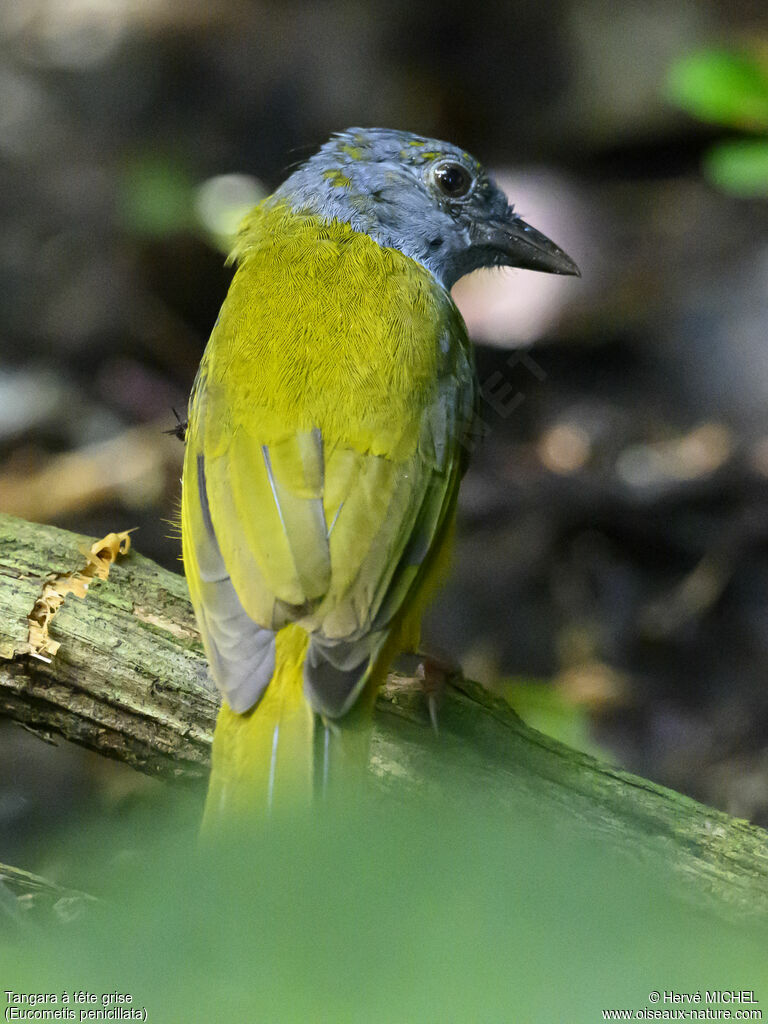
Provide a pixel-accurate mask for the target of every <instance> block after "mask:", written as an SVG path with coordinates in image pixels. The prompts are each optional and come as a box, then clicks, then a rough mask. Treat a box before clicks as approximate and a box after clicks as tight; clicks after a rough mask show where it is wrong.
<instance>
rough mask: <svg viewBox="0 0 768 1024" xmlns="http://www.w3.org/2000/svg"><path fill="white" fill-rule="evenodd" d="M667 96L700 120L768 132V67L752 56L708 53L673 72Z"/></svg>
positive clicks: (686, 60)
mask: <svg viewBox="0 0 768 1024" xmlns="http://www.w3.org/2000/svg"><path fill="white" fill-rule="evenodd" d="M665 92H666V96H667V99H668V100H669V101H670V102H672V103H674V104H675V105H676V106H678V107H680V108H682V109H683V110H685V111H687V112H688V113H689V114H692V115H693V116H694V117H698V118H700V119H701V120H702V121H713V122H715V123H717V124H726V125H729V126H731V127H737V128H742V129H746V130H755V131H760V130H768V64H766V62H765V61H763V60H760V59H759V58H758V57H756V56H752V55H750V54H746V53H743V54H739V53H728V52H727V51H718V50H707V51H704V52H701V53H694V54H690V55H689V56H687V57H683V58H682V59H681V60H679V61H678V62H677V63H676V64H674V65H673V66H672V68H671V69H670V72H669V75H668V77H667V82H666V87H665Z"/></svg>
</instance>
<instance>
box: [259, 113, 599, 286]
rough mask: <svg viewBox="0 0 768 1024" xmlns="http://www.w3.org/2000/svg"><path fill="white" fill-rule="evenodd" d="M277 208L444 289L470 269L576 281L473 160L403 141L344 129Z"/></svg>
mask: <svg viewBox="0 0 768 1024" xmlns="http://www.w3.org/2000/svg"><path fill="white" fill-rule="evenodd" d="M275 199H277V200H286V201H288V202H289V203H290V204H291V205H292V206H293V207H294V209H296V210H302V211H307V212H310V213H312V214H314V215H316V216H319V217H320V218H321V219H323V220H326V221H332V220H338V221H342V222H344V223H348V224H350V226H351V227H352V228H354V229H355V230H356V231H362V232H364V233H365V234H367V235H370V236H371V237H372V238H374V239H375V240H376V241H377V242H378V243H379V244H380V245H382V246H386V247H391V248H394V249H399V250H400V251H401V252H403V253H405V255H406V256H410V257H411V258H412V259H415V260H418V262H419V263H421V264H423V265H424V266H425V267H427V268H428V269H429V270H430V271H431V272H432V273H433V274H434V275H435V277H436V278H437V279H438V280H439V281H440V282H442V284H443V285H444V286H445V287H446V288H450V287H451V286H452V285H453V284H454V283H455V282H456V281H458V279H459V278H460V277H463V276H464V274H468V273H470V271H472V270H476V269H477V268H478V267H492V266H509V267H525V268H527V269H529V270H541V271H545V272H546V273H550V274H578V273H579V270H578V267H577V266H576V264H575V263H574V262H573V260H572V259H571V258H570V257H569V256H567V255H566V254H565V253H564V252H563V251H562V249H560V248H558V247H557V246H556V245H555V244H554V242H552V241H550V240H549V239H548V238H547V237H546V236H545V235H542V234H541V232H539V231H536V229H535V228H533V227H531V226H530V225H529V224H526V223H525V221H523V220H521V219H520V218H519V217H518V215H517V214H516V213H515V212H514V210H513V208H512V207H511V206H510V205H509V202H508V201H507V197H506V196H505V195H504V193H503V192H502V191H501V189H500V188H499V187H498V186H497V185H496V184H495V183H494V182H493V180H492V179H491V178H490V177H489V176H488V174H487V173H486V172H485V170H484V169H483V167H482V166H481V164H479V163H478V161H477V160H475V159H474V157H472V156H470V155H469V153H466V152H464V151H463V150H461V149H459V148H458V147H456V146H452V145H451V144H450V143H448V142H438V141H437V140H436V139H425V138H422V137H421V136H420V135H411V134H410V133H409V132H400V131H393V130H390V129H386V128H350V129H348V130H347V131H345V132H341V133H340V134H338V135H334V136H333V138H331V140H330V141H329V142H326V144H325V145H324V146H323V147H322V148H321V149H320V151H319V152H318V153H316V154H315V156H313V157H312V158H311V159H310V160H309V161H307V163H305V164H304V165H303V166H302V167H300V168H299V169H298V170H296V171H295V172H294V173H293V174H292V175H291V176H290V178H288V180H287V181H286V182H285V183H284V184H283V185H282V186H281V187H280V188H279V189H278V191H277V192H276V193H275Z"/></svg>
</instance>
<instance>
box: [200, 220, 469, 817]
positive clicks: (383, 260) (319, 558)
mask: <svg viewBox="0 0 768 1024" xmlns="http://www.w3.org/2000/svg"><path fill="white" fill-rule="evenodd" d="M235 257H236V259H237V260H238V270H237V273H236V275H235V278H234V280H233V282H232V286H231V288H230V291H229V294H228V296H227V299H226V301H225V303H224V305H223V307H222V310H221V315H220V317H219V320H218V322H217V325H216V327H215V328H214V331H213V334H212V336H211V339H210V342H209V345H208V348H207V350H206V353H205V356H204V359H203V362H202V364H201V367H200V372H199V375H198V380H197V382H196V386H195V390H194V393H193V397H192V400H191V403H190V417H189V425H188V429H187V449H186V458H185V465H184V477H183V493H182V534H183V541H184V562H185V568H186V573H187V577H188V580H189V585H190V592H191V596H192V601H193V604H194V605H195V609H196V611H197V612H198V618H199V620H200V622H201V627H202V632H203V638H204V640H205V642H206V647H207V649H208V654H209V659H210V661H211V664H212V666H213V670H214V675H215V676H216V674H217V670H216V665H217V661H219V660H220V657H219V655H218V653H217V651H216V650H215V648H216V646H217V643H218V640H217V636H216V628H215V626H214V627H212V626H211V612H210V608H209V607H208V606H209V605H210V604H211V597H210V595H208V596H206V586H205V585H204V584H201V580H200V576H201V563H205V562H206V560H210V557H211V552H210V547H211V543H212V540H213V538H215V544H216V545H218V552H219V554H220V560H221V563H222V565H223V567H224V569H225V570H226V574H227V575H228V577H229V579H230V581H231V586H232V588H233V590H234V593H235V594H236V596H237V599H238V601H239V603H240V605H241V606H242V609H243V610H244V611H245V613H246V615H247V616H248V619H249V620H252V622H253V623H256V624H257V625H258V626H260V627H262V628H263V629H265V630H274V631H276V634H277V640H276V648H275V671H274V674H273V675H272V679H271V682H270V684H269V686H268V687H267V689H266V692H265V693H264V696H263V697H262V698H261V701H260V702H259V703H258V704H257V706H256V707H255V709H251V710H249V711H247V712H245V713H243V714H237V713H235V712H233V711H232V710H231V709H230V708H229V707H228V706H227V704H226V703H225V706H224V708H223V710H222V712H221V715H220V719H219V723H218V725H217V731H216V739H215V743H214V764H213V773H212V781H211V788H210V797H209V810H208V819H209V821H210V819H211V817H212V815H213V814H214V811H213V810H212V808H215V809H216V813H217V814H218V813H219V811H221V810H222V809H223V808H225V807H226V808H233V809H238V810H241V811H242V810H243V809H244V808H245V807H252V808H253V809H256V808H258V807H263V806H265V805H266V802H267V801H266V797H267V785H268V780H269V779H270V778H271V779H272V780H274V779H275V778H276V779H277V780H278V782H277V785H278V786H280V785H281V783H283V780H285V779H286V777H287V776H288V775H289V774H292V775H294V776H296V777H297V778H300V779H304V780H306V779H307V778H308V777H309V776H310V775H311V771H309V769H308V765H310V766H311V759H312V744H311V728H310V727H308V726H307V723H308V722H309V723H310V726H311V715H310V712H309V711H308V705H307V704H306V701H305V698H304V696H303V690H302V674H303V662H302V659H303V656H304V652H305V650H306V646H307V638H308V634H312V633H318V631H319V632H320V633H322V636H323V637H324V638H326V639H328V640H335V641H344V640H349V641H350V642H351V643H355V642H358V643H360V642H363V643H364V641H365V638H366V636H367V635H369V634H372V635H373V637H374V640H373V643H372V647H371V659H370V664H368V665H367V666H364V671H363V672H362V673H361V680H360V683H359V686H360V689H363V688H365V687H366V686H367V687H368V690H369V692H372V693H373V692H375V687H376V685H377V684H378V682H380V681H381V679H382V678H383V676H384V675H385V673H386V670H387V667H388V665H389V663H390V662H391V659H392V658H393V657H394V656H395V654H396V653H397V652H398V650H399V649H403V648H404V647H407V648H408V649H415V645H416V644H417V643H418V633H419V620H420V616H421V611H422V605H423V603H424V600H425V595H426V593H427V590H428V588H427V586H426V584H427V583H428V575H429V570H430V569H432V571H434V570H437V569H438V568H439V566H440V562H441V560H440V558H439V554H440V547H441V545H440V543H439V542H440V541H441V539H444V538H445V537H447V535H448V533H449V524H450V520H451V518H452V515H453V507H454V501H455V494H456V490H457V486H458V480H459V475H460V474H459V449H458V437H459V432H460V429H461V427H462V426H463V424H464V423H465V422H466V420H467V419H468V417H469V415H470V411H471V408H470V407H471V392H472V389H471V381H472V363H471V357H470V353H469V347H468V342H467V339H466V334H465V330H464V327H463V322H462V320H461V317H460V315H459V314H458V311H457V310H456V308H455V306H454V305H453V303H452V301H451V299H450V297H449V296H448V294H447V292H446V291H445V290H444V289H443V288H442V287H441V286H440V285H439V284H438V283H437V282H436V280H435V279H434V277H433V276H432V275H431V274H430V273H429V272H428V271H427V270H425V269H424V267H422V266H421V265H420V264H418V263H416V262H415V261H414V260H411V259H409V258H408V257H406V256H404V255H402V254H401V253H400V252H397V251H395V250H393V249H385V248H382V247H381V246H379V245H378V244H377V243H376V242H374V241H373V240H372V239H371V238H369V237H368V236H367V235H365V234H362V233H359V232H356V231H354V230H352V228H351V227H350V226H349V225H347V224H342V223H330V224H322V223H320V222H319V221H318V220H317V219H316V218H314V217H309V216H304V215H299V214H296V213H295V212H293V211H292V210H290V209H289V208H288V207H286V206H283V205H273V204H267V205H262V206H261V207H258V208H257V209H256V210H255V211H254V213H253V214H252V215H251V217H250V218H249V219H248V221H247V222H246V223H245V225H244V227H243V230H242V232H241V236H240V241H239V244H238V246H237V249H236V252H235ZM202 475H204V479H203V478H202ZM202 490H204V491H205V495H204V497H203V498H202V499H201V493H202ZM206 506H207V507H206ZM206 517H207V518H208V519H209V522H208V523H207V524H206V521H205V520H206ZM414 542H415V543H416V545H417V546H418V547H419V549H420V550H418V551H414V552H412V555H413V557H410V558H409V557H408V552H407V548H408V546H409V544H411V545H413V544H414ZM206 549H207V550H206ZM428 555H429V556H430V557H428ZM442 560H443V561H444V560H445V558H444V556H443V559H442ZM220 574H221V573H220ZM208 575H210V571H209V573H208ZM214 575H215V573H214ZM208 589H209V590H210V587H208ZM219 589H220V587H219ZM419 595H420V599H419ZM214 615H215V613H214ZM228 632H229V633H231V632H232V630H229V631H228ZM379 634H380V635H379ZM228 639H229V637H228ZM235 656H236V652H235ZM218 681H219V683H220V685H222V680H221V679H219V680H218ZM223 688H224V690H225V694H226V681H224V684H223ZM353 696H354V695H353ZM289 718H292V719H293V725H292V726H291V727H290V729H291V730H292V731H293V732H294V733H295V732H296V730H297V729H298V731H299V733H300V734H301V735H303V741H300V743H301V742H303V743H304V747H305V749H304V751H303V752H298V751H296V750H294V751H293V754H292V756H293V758H294V762H295V763H294V764H293V767H292V768H290V769H289V768H288V767H286V766H285V765H284V764H283V763H281V765H280V770H279V771H277V772H276V771H275V763H274V762H273V758H272V754H271V749H272V743H273V739H274V732H275V725H277V724H278V723H282V722H283V721H284V720H286V719H289ZM342 726H343V723H342ZM282 728H283V727H282V725H281V726H280V729H282ZM280 729H279V730H278V740H279V743H280V746H279V747H278V750H279V751H280V754H279V760H280V762H284V761H285V758H286V753H285V751H286V750H287V741H286V740H285V737H284V736H283V735H280ZM288 729H289V727H288V726H286V728H285V730H283V731H284V732H285V733H286V734H287V732H288ZM299 745H300V744H299ZM294 746H295V744H294ZM276 756H277V755H276ZM287 785H288V788H290V789H293V790H294V791H296V790H298V791H301V790H302V785H301V784H299V785H298V786H294V785H292V784H290V783H288V784H287ZM303 788H304V789H305V790H306V786H304V787H303ZM222 813H224V812H222Z"/></svg>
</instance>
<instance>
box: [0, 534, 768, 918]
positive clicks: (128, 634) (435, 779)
mask: <svg viewBox="0 0 768 1024" xmlns="http://www.w3.org/2000/svg"><path fill="white" fill-rule="evenodd" d="M135 539H136V540H137V542H139V543H140V538H135ZM91 543H92V539H86V538H82V537H78V536H76V535H74V534H71V533H68V532H66V531H63V530H59V529H55V528H53V527H49V526H40V525H36V524H32V523H28V522H25V521H23V520H20V519H15V518H12V517H10V516H0V712H2V713H4V714H5V715H7V716H9V717H11V718H12V719H15V720H16V721H18V722H19V723H22V724H24V725H26V726H28V727H32V728H34V729H36V730H38V731H41V732H43V733H46V732H54V733H60V734H61V735H63V736H65V737H66V738H67V739H69V740H72V741H73V742H75V743H80V744H82V745H83V746H86V747H89V748H91V749H92V750H96V751H98V752H99V753H102V754H104V755H106V756H108V757H113V758H117V759H119V760H122V761H125V762H127V763H128V764H130V765H132V766H133V767H134V768H137V769H139V770H140V771H143V772H146V773H148V774H151V775H155V776H159V777H162V778H165V779H169V780H175V781H185V780H200V779H202V778H204V777H205V776H206V774H207V768H208V762H209V755H210V746H211V740H212V733H213V725H214V720H215V715H216V710H217V706H218V697H217V695H216V694H215V692H213V691H212V690H211V689H210V686H209V683H208V681H207V670H206V665H205V659H204V656H203V652H202V648H201V645H200V642H199V637H198V634H197V630H196V627H195V623H194V619H193V616H192V611H191V608H190V605H189V601H188V598H187V591H186V584H185V581H184V579H183V577H182V576H180V575H176V574H174V573H170V572H167V571H166V570H164V569H161V568H160V567H158V566H157V565H155V564H154V563H153V562H151V561H150V560H149V559H147V558H144V557H142V556H141V555H139V554H137V553H136V552H135V551H131V553H130V554H128V555H127V556H125V557H124V558H120V559H118V561H117V562H116V563H115V564H114V565H113V566H112V569H111V572H110V575H109V578H108V579H107V580H105V581H101V582H98V583H94V585H93V586H92V587H91V588H90V591H89V593H88V596H87V597H86V598H85V599H78V598H75V597H73V596H68V597H67V598H66V599H65V601H64V603H63V604H62V606H61V608H60V609H59V611H58V612H57V613H56V615H55V616H54V618H53V620H52V621H51V625H50V633H51V636H52V637H54V638H55V639H56V640H58V641H59V642H60V644H61V647H60V649H59V651H58V653H57V654H56V656H55V657H54V658H53V659H52V661H51V662H50V663H49V664H48V663H45V662H42V661H39V660H37V659H35V658H33V657H30V656H29V655H26V654H25V655H20V654H17V653H15V652H17V651H19V650H21V649H23V646H24V644H25V643H26V639H27V618H26V616H27V614H28V613H29V611H30V610H31V609H32V607H33V605H34V603H35V600H36V598H37V596H38V595H39V593H40V590H41V587H42V585H43V583H44V582H45V578H46V575H47V574H49V573H54V572H61V571H66V570H68V569H77V568H78V567H79V565H80V564H81V563H82V554H81V550H82V549H83V548H86V547H89V546H90V544H91ZM370 771H371V775H372V777H373V778H374V779H375V780H376V783H377V784H378V785H379V786H381V787H385V788H386V789H387V790H389V791H390V792H392V791H402V792H423V793H425V794H428V795H429V796H430V797H431V798H436V799H438V800H446V801H450V802H452V803H461V802H467V803H469V804H473V803H476V802H477V801H487V802H489V803H491V804H493V805H495V806H497V807H501V808H508V809H509V814H510V824H511V827H521V828H531V827H536V828H544V829H547V830H549V831H550V832H551V834H552V837H553V841H554V842H556V841H557V836H558V834H560V835H565V834H570V833H572V832H573V831H577V832H580V833H586V834H588V835H590V836H593V837H594V838H595V840H596V841H597V842H600V843H602V842H606V843H610V844H612V845H613V846H615V847H616V848H619V849H621V850H622V851H624V852H625V853H626V857H627V870H628V871H631V870H632V866H633V864H636V863H638V862H642V863H650V864H652V865H653V864H658V865H659V866H660V867H661V866H663V868H664V870H666V871H671V872H672V873H673V875H674V877H675V878H676V879H677V880H679V883H680V890H681V892H682V893H683V894H684V895H686V897H687V898H690V900H691V901H692V902H694V903H697V904H702V905H703V904H708V905H711V906H714V907H716V908H717V909H719V910H720V911H721V912H722V913H723V914H725V915H726V916H731V917H733V916H735V917H743V916H754V915H758V916H764V915H768V835H767V834H766V833H765V832H764V831H763V830H762V829H760V828H757V827H755V826H753V825H750V824H749V823H747V822H744V821H740V820H737V819H735V818H732V817H729V816H728V815H727V814H724V813H722V812H720V811H716V810H713V809H711V808H708V807H704V806H702V805H701V804H699V803H697V802H696V801H694V800H691V799H689V798H688V797H685V796H682V795H681V794H679V793H675V792H673V791H671V790H668V789H665V788H663V787H661V786H657V785H655V784H654V783H652V782H650V781H647V780H645V779H641V778H638V777H637V776H633V775H631V774H629V773H627V772H623V771H621V770H619V769H617V768H615V767H612V766H610V765H608V764H605V763H601V762H598V761H596V760H595V759H594V758H592V757H590V756H588V755H586V754H583V753H580V752H578V751H575V750H572V749H570V748H568V747H566V746H564V745H563V744H561V743H558V742H557V741H555V740H553V739H550V738H549V737H546V736H544V735H542V734H541V733H538V732H536V731H535V730H533V729H530V728H528V727H527V726H526V725H525V724H524V723H523V722H522V721H521V720H520V719H519V717H518V716H517V715H516V714H515V713H514V712H513V711H512V710H511V708H510V707H509V706H508V705H507V704H506V702H504V701H503V700H501V699H500V698H498V697H495V696H494V695H492V694H490V693H488V692H487V691H486V690H484V689H483V688H482V687H480V686H479V685H478V684H476V683H473V682H471V681H470V680H464V679H456V680H454V682H453V683H452V684H451V685H449V686H448V687H447V691H446V694H445V698H444V700H443V704H442V707H441V710H440V735H439V736H435V735H434V734H433V732H432V730H431V729H430V726H429V718H428V714H427V709H426V707H425V702H424V698H423V694H422V692H421V686H420V683H419V682H418V681H417V680H414V679H410V678H405V677H401V676H396V675H392V676H390V678H389V680H388V681H387V684H386V686H385V687H384V688H383V690H382V692H381V694H380V696H379V699H378V704H377V713H376V716H375V722H374V732H373V737H372V743H371V758H370Z"/></svg>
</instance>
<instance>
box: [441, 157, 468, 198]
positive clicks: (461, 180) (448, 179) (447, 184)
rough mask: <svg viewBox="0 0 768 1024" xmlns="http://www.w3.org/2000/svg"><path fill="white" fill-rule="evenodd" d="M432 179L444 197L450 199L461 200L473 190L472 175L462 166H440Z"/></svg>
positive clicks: (452, 164)
mask: <svg viewBox="0 0 768 1024" xmlns="http://www.w3.org/2000/svg"><path fill="white" fill-rule="evenodd" d="M432 177H433V179H434V182H435V184H436V185H437V187H438V188H439V189H440V191H441V192H442V193H443V195H444V196H448V198H449V199H461V198H462V196H465V195H466V194H467V193H468V192H469V190H470V189H471V188H472V175H471V174H470V173H469V171H468V170H467V169H466V167H464V166H463V165H462V164H454V163H444V164H438V165H437V167H435V169H434V171H433V172H432Z"/></svg>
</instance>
